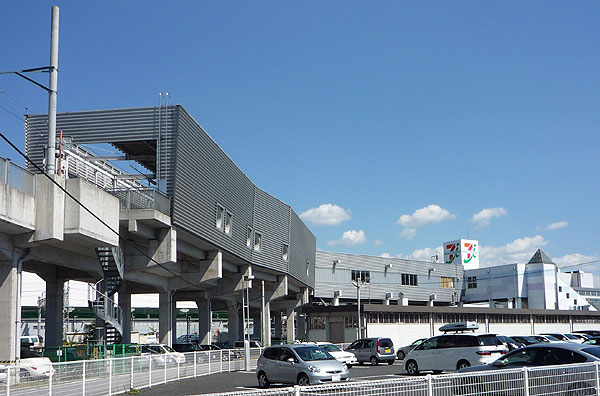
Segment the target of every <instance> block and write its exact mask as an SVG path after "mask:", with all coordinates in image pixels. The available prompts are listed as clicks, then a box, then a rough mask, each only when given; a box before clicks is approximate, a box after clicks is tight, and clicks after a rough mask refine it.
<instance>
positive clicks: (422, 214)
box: [397, 204, 456, 228]
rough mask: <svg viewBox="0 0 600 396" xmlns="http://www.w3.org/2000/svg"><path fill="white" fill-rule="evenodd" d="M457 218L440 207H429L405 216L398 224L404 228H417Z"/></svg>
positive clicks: (401, 217)
mask: <svg viewBox="0 0 600 396" xmlns="http://www.w3.org/2000/svg"><path fill="white" fill-rule="evenodd" d="M454 218H456V215H455V214H452V213H450V212H448V211H447V210H446V209H444V208H442V207H441V206H439V205H434V204H431V205H428V206H426V207H424V208H421V209H417V210H415V212H414V213H413V214H412V215H408V214H403V215H402V216H400V218H399V219H398V221H397V224H399V225H401V226H404V227H411V228H416V227H420V226H423V225H425V224H430V223H441V222H442V221H444V220H451V219H454Z"/></svg>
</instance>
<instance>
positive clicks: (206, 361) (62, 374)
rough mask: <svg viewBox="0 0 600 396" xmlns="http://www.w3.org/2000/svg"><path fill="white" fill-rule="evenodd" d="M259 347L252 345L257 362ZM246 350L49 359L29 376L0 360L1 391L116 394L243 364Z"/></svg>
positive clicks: (49, 395) (12, 394)
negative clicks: (0, 363) (49, 364)
mask: <svg viewBox="0 0 600 396" xmlns="http://www.w3.org/2000/svg"><path fill="white" fill-rule="evenodd" d="M260 353H261V349H258V348H257V349H253V350H251V351H250V362H251V364H252V365H253V366H252V367H254V368H255V367H256V361H257V360H258V357H259V356H260ZM243 354H244V351H243V350H232V349H222V350H218V351H204V352H190V353H177V354H152V355H143V356H130V357H123V358H113V359H101V360H81V361H75V362H63V363H53V364H52V367H51V369H49V368H48V369H46V370H45V371H46V372H47V375H40V376H32V375H31V374H30V372H29V371H27V370H26V369H24V368H23V367H24V366H22V367H21V368H20V369H17V368H16V367H15V366H10V367H7V368H5V369H2V368H1V366H0V395H3V396H4V395H6V396H15V395H18V396H25V395H36V396H38V395H40V396H42V395H47V396H52V395H69V396H79V395H81V396H101V395H117V394H122V393H125V392H128V391H130V390H131V389H142V388H150V387H152V386H156V385H159V384H165V383H168V382H172V381H177V380H180V379H184V378H193V377H199V376H203V375H209V374H217V373H224V372H233V371H241V370H244V355H243Z"/></svg>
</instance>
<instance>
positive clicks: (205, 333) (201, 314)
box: [196, 298, 212, 344]
mask: <svg viewBox="0 0 600 396" xmlns="http://www.w3.org/2000/svg"><path fill="white" fill-rule="evenodd" d="M196 306H197V307H198V339H199V342H200V344H210V343H211V342H212V338H211V333H210V330H211V328H212V311H211V308H210V300H208V299H206V298H201V299H198V300H196Z"/></svg>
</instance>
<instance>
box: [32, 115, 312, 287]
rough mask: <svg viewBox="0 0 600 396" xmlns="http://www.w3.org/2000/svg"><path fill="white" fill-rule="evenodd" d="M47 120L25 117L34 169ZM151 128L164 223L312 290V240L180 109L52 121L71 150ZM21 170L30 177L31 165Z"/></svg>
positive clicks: (146, 135)
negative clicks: (256, 242) (253, 242)
mask: <svg viewBox="0 0 600 396" xmlns="http://www.w3.org/2000/svg"><path fill="white" fill-rule="evenodd" d="M159 112H160V113H159ZM165 113H166V114H165ZM47 120H48V117H47V115H28V116H27V117H26V124H25V148H26V153H27V154H28V155H29V156H30V158H31V159H32V160H34V161H35V162H36V163H37V164H39V165H40V167H41V166H42V163H43V159H44V147H45V145H46V143H47V133H48V126H47ZM159 125H160V126H161V128H160V132H161V136H162V139H161V141H162V144H161V150H162V152H163V153H167V155H165V154H163V155H161V157H162V158H163V161H162V162H161V165H160V166H161V169H163V170H165V169H167V170H168V171H167V173H168V183H167V193H168V195H169V196H170V197H171V205H172V213H171V220H172V223H173V224H174V225H176V226H180V227H182V228H184V229H186V230H188V231H190V232H192V233H194V234H196V235H197V236H199V237H201V238H203V239H205V240H207V241H208V242H210V243H212V244H214V245H215V246H218V247H219V248H222V249H223V250H225V251H228V252H230V253H232V254H234V255H236V256H238V257H240V258H242V259H244V260H246V261H248V263H250V264H255V265H258V266H262V267H265V268H269V269H273V270H277V271H281V272H283V273H288V274H290V275H291V276H293V277H294V278H296V279H298V280H299V281H301V282H303V283H305V284H307V285H310V286H311V287H312V286H313V285H314V265H315V249H316V241H315V237H314V235H313V234H312V233H311V232H310V230H309V229H308V228H307V227H306V226H305V225H304V223H303V222H302V221H301V220H300V218H299V217H298V216H297V215H296V214H295V213H294V212H293V211H292V210H291V208H290V207H289V206H288V205H286V204H285V203H283V202H281V201H279V200H278V199H276V198H274V197H273V196H271V195H269V194H268V193H266V192H264V191H262V190H260V189H259V188H257V187H256V186H255V185H254V184H253V183H252V182H251V181H250V179H249V178H248V177H247V176H246V175H245V174H244V173H243V172H242V171H241V170H240V169H239V168H238V167H237V166H236V165H235V163H234V162H233V161H232V160H231V159H230V158H229V157H228V156H227V154H225V152H224V151H223V150H222V149H221V148H220V147H219V145H218V144H217V143H216V142H215V141H214V140H213V139H212V138H211V137H210V136H209V135H208V134H207V133H206V131H204V129H202V127H201V126H200V125H199V124H198V123H197V122H196V121H195V120H194V119H193V117H192V116H191V115H190V114H189V113H188V112H187V111H186V110H185V109H184V108H183V107H182V106H179V105H177V106H166V107H165V106H163V107H162V108H159V107H147V108H132V109H115V110H98V111H82V112H74V113H59V114H58V115H57V131H58V130H61V129H62V130H63V133H64V136H70V137H72V138H73V143H75V144H91V143H111V142H133V141H144V140H146V141H147V140H158V136H159ZM165 125H166V127H165ZM163 156H164V157H163ZM167 158H168V160H167ZM28 169H29V170H32V171H34V168H33V167H32V166H31V165H28ZM217 205H221V206H222V207H223V208H225V210H227V211H229V212H230V213H231V214H232V216H233V222H232V231H231V235H228V234H225V233H224V232H223V231H221V230H219V229H217V228H216V215H217ZM247 227H251V228H252V229H253V230H256V231H258V232H260V233H261V234H262V246H261V251H260V252H254V251H253V250H251V249H250V248H248V247H247V245H246V230H247ZM283 243H289V248H290V249H289V260H288V261H287V262H286V261H284V260H283V259H282V245H283ZM307 261H308V262H309V269H308V272H309V275H307V273H306V268H307V265H306V262H307Z"/></svg>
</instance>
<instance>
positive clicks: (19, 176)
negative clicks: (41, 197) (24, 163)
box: [0, 157, 35, 195]
mask: <svg viewBox="0 0 600 396" xmlns="http://www.w3.org/2000/svg"><path fill="white" fill-rule="evenodd" d="M0 183H4V184H8V185H9V186H12V187H14V188H16V189H17V190H19V191H23V192H24V193H27V194H30V195H34V193H35V176H34V175H33V173H31V172H29V171H27V170H26V169H25V168H22V167H20V166H19V165H17V164H14V163H12V162H10V160H8V159H6V158H2V157H0Z"/></svg>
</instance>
